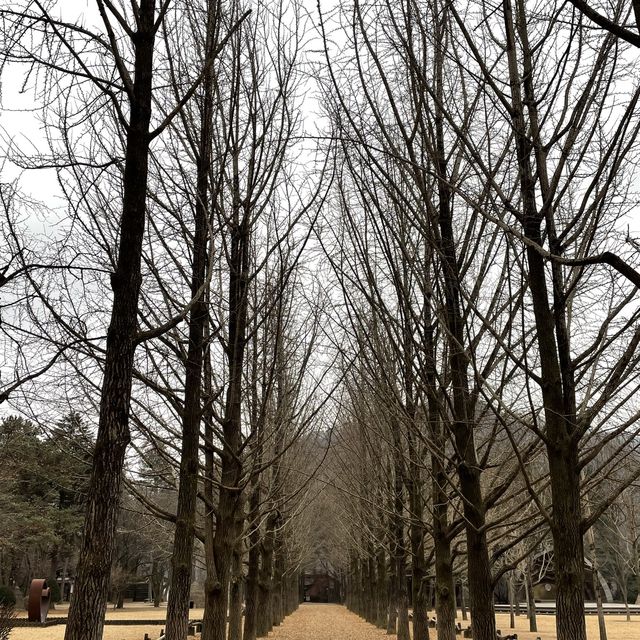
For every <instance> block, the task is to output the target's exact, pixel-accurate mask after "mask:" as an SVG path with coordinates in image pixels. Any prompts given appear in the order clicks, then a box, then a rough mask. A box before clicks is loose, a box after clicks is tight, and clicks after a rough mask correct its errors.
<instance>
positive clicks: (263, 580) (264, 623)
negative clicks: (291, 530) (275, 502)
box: [257, 512, 278, 638]
mask: <svg viewBox="0 0 640 640" xmlns="http://www.w3.org/2000/svg"><path fill="white" fill-rule="evenodd" d="M277 522H278V514H277V513H275V512H274V513H271V514H270V515H269V518H267V523H266V532H265V535H264V539H263V542H262V553H261V556H262V559H261V565H260V582H259V597H258V626H257V636H258V638H263V637H264V636H266V635H267V634H268V633H269V631H271V623H272V621H273V614H272V612H271V586H272V581H273V548H274V540H275V527H276V525H277Z"/></svg>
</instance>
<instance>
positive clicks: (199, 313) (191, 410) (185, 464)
mask: <svg viewBox="0 0 640 640" xmlns="http://www.w3.org/2000/svg"><path fill="white" fill-rule="evenodd" d="M214 20H215V15H214V11H213V3H212V2H209V3H208V6H207V42H206V45H205V51H207V52H209V51H211V50H212V49H213V46H214V45H213V35H214ZM203 94H204V95H203V105H202V116H201V125H200V141H199V148H198V157H197V160H196V181H197V184H196V202H195V207H194V211H195V220H194V234H193V261H192V272H191V296H192V298H193V299H195V298H196V297H197V299H196V301H195V302H194V304H193V306H192V308H191V313H190V315H189V345H188V348H187V362H186V372H185V385H184V412H183V415H182V451H181V457H180V479H179V482H180V484H179V489H178V507H177V514H176V527H175V533H174V539H173V553H172V556H171V583H170V590H169V601H168V603H167V627H166V631H165V637H166V640H183V638H185V637H186V635H187V632H188V626H189V601H190V595H191V573H192V564H193V541H194V537H195V528H196V502H197V493H198V469H199V443H200V419H201V415H202V410H201V406H200V404H201V402H200V398H201V390H202V367H203V358H204V334H205V325H206V323H207V322H208V315H207V306H206V304H205V297H204V284H205V278H206V270H207V241H208V235H209V234H208V225H209V210H210V203H209V171H210V168H211V149H212V130H213V69H212V68H211V67H210V68H209V71H208V73H207V74H206V77H205V80H204V85H203Z"/></svg>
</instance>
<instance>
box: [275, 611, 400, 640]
mask: <svg viewBox="0 0 640 640" xmlns="http://www.w3.org/2000/svg"><path fill="white" fill-rule="evenodd" d="M390 637H391V638H393V636H388V635H387V634H386V633H385V632H384V630H382V629H376V628H375V627H374V626H373V625H371V624H369V623H368V622H365V621H364V620H362V618H358V616H357V615H355V614H354V613H351V612H350V611H348V610H347V608H346V607H341V606H339V605H337V604H301V605H300V608H299V609H298V610H297V611H296V612H295V613H293V614H292V615H290V616H289V617H288V618H286V620H285V621H284V622H283V623H282V624H281V625H280V626H279V627H276V628H275V629H274V630H273V631H272V632H271V633H270V634H269V640H272V639H273V640H378V639H381V638H386V639H387V640H388V639H389V638H390Z"/></svg>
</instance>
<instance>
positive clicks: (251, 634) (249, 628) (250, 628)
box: [242, 457, 260, 640]
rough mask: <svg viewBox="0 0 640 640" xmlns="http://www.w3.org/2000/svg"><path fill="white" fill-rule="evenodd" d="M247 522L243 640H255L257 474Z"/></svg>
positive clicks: (257, 583) (257, 541)
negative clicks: (247, 557) (247, 559)
mask: <svg viewBox="0 0 640 640" xmlns="http://www.w3.org/2000/svg"><path fill="white" fill-rule="evenodd" d="M259 465H260V457H259V459H258V461H257V466H259ZM249 522H250V529H249V563H248V567H247V582H246V606H245V614H244V630H243V636H242V637H243V640H255V638H256V630H257V622H258V599H259V571H260V482H259V479H258V475H257V474H254V475H253V476H252V478H251V497H250V498H249Z"/></svg>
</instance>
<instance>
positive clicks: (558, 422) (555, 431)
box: [503, 0, 587, 640]
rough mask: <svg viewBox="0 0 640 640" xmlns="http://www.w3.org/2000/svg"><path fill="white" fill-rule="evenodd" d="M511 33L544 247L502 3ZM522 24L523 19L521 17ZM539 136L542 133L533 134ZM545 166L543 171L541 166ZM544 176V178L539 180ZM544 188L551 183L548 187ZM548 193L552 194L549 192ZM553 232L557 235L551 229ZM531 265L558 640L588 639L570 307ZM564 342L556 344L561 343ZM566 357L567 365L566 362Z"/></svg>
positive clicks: (528, 222)
mask: <svg viewBox="0 0 640 640" xmlns="http://www.w3.org/2000/svg"><path fill="white" fill-rule="evenodd" d="M519 7H520V8H519V10H520V11H522V6H520V5H519ZM503 10H504V21H505V29H506V45H507V46H506V49H507V56H508V62H509V82H510V87H511V103H512V110H511V118H512V127H513V131H514V137H515V144H516V151H517V158H518V169H519V179H520V192H521V196H522V208H523V228H524V233H525V236H526V237H527V238H528V239H529V240H532V241H533V242H534V243H536V244H538V245H539V246H542V245H543V237H542V236H543V234H542V222H543V220H544V214H543V213H542V214H541V213H540V212H539V211H538V205H537V194H536V188H535V184H536V183H535V177H534V171H533V167H532V155H533V152H534V146H533V142H532V140H531V138H530V137H529V132H530V130H531V121H533V123H534V124H535V102H536V101H535V96H533V95H532V93H531V91H532V89H531V85H530V84H529V83H528V80H527V81H525V83H524V84H525V90H526V91H527V105H528V107H527V108H528V110H529V114H530V118H529V120H530V122H527V120H526V118H525V107H524V104H523V100H522V94H521V83H522V79H521V77H520V73H519V69H518V61H519V55H518V52H517V50H516V36H515V27H514V25H515V24H516V20H515V19H514V16H513V9H512V4H511V0H503ZM519 21H521V18H520V17H519ZM519 27H520V28H521V30H524V31H525V32H524V33H522V31H521V34H520V39H521V41H522V43H523V52H524V56H523V58H524V66H525V68H524V73H525V75H527V79H528V77H529V76H530V75H532V74H533V71H532V69H530V68H529V66H530V64H529V63H528V61H529V60H530V56H531V54H530V51H529V50H528V47H527V46H526V40H525V39H524V38H526V28H525V25H522V24H519ZM533 133H534V134H535V131H534V132H533ZM539 168H540V167H539ZM539 177H540V176H539ZM543 186H544V185H543ZM543 196H546V194H545V193H543ZM547 231H548V232H549V233H551V230H550V229H548V230H547ZM526 256H527V264H528V267H529V277H528V280H529V287H530V291H531V297H532V300H533V314H534V318H535V323H536V329H537V331H536V335H537V341H538V349H539V358H540V367H541V374H542V375H541V378H542V380H543V383H542V385H541V390H542V400H543V405H544V413H545V429H546V438H547V440H546V442H547V458H548V462H549V476H550V480H551V496H552V502H553V511H552V519H553V521H552V527H551V529H552V536H553V547H554V563H555V567H554V569H555V576H556V630H557V635H558V640H586V637H587V636H586V626H585V620H584V549H583V540H582V530H581V527H582V513H581V505H580V466H579V459H578V440H577V438H578V435H577V427H576V424H575V389H574V385H573V379H572V375H573V374H572V371H573V368H572V366H571V363H570V353H569V345H568V344H567V342H566V335H565V331H564V329H563V327H562V324H563V322H564V320H563V314H564V310H565V309H564V303H563V302H562V295H561V293H560V291H559V290H558V284H559V282H558V266H557V265H556V266H554V267H552V271H553V281H554V291H555V294H556V295H555V298H554V303H553V311H552V309H551V306H550V301H549V292H548V289H547V271H546V268H545V264H544V260H543V258H542V256H541V255H540V254H539V253H538V251H536V250H535V249H534V247H533V246H531V245H527V247H526ZM556 339H557V342H556ZM561 359H562V360H563V366H562V367H561V364H560V361H561Z"/></svg>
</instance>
